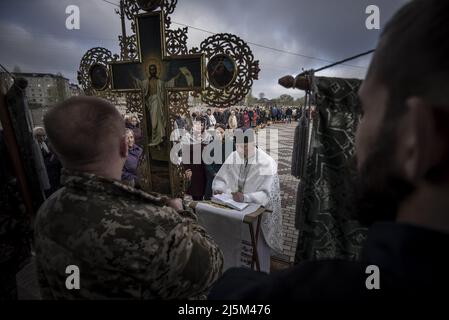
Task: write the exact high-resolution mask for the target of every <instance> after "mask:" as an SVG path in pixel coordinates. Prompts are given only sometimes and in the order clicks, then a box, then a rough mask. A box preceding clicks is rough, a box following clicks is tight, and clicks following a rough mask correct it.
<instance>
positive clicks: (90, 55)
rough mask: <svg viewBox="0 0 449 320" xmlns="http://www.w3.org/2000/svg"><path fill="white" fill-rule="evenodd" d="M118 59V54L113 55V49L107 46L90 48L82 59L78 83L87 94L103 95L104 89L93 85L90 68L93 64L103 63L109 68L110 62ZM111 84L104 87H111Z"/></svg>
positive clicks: (105, 88)
mask: <svg viewBox="0 0 449 320" xmlns="http://www.w3.org/2000/svg"><path fill="white" fill-rule="evenodd" d="M117 59H118V56H117V55H114V56H113V55H112V53H111V51H109V50H108V49H105V48H101V47H96V48H92V49H90V50H88V51H87V52H86V53H85V54H84V56H83V57H82V59H81V62H80V68H79V71H78V83H79V84H80V85H81V87H82V88H83V90H84V93H85V94H86V95H101V92H102V91H98V90H95V89H94V88H93V86H92V80H91V77H90V70H91V67H92V66H93V65H102V66H104V67H106V68H109V67H108V65H109V63H110V62H112V61H115V60H117ZM109 87H110V84H108V85H107V86H105V87H104V88H103V89H104V90H107V89H109Z"/></svg>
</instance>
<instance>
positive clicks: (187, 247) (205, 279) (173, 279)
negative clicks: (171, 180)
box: [143, 207, 223, 299]
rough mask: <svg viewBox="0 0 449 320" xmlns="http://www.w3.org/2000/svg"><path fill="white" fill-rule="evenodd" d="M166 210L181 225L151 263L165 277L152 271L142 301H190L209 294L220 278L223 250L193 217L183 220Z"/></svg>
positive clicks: (177, 224)
mask: <svg viewBox="0 0 449 320" xmlns="http://www.w3.org/2000/svg"><path fill="white" fill-rule="evenodd" d="M164 209H165V210H167V211H172V212H174V213H176V215H177V216H178V217H179V221H178V222H177V223H176V225H175V226H174V227H173V229H171V231H170V232H169V234H168V235H167V236H166V238H165V240H164V244H163V246H162V248H160V251H159V252H158V254H157V256H155V257H154V260H153V261H152V265H153V266H154V267H155V268H156V270H160V271H163V273H162V274H159V273H158V274H157V275H155V274H154V271H155V270H151V272H150V273H149V274H146V275H145V276H144V277H148V278H147V279H148V280H150V282H149V283H148V282H147V283H148V285H149V287H148V288H146V289H145V290H143V291H144V294H143V298H144V299H145V298H146V297H151V296H152V297H154V296H157V297H159V298H161V299H187V298H192V297H196V296H199V295H201V294H203V293H207V290H208V289H209V288H210V286H211V285H212V284H213V283H214V282H215V281H216V280H217V279H218V278H219V277H220V276H221V272H222V268H223V254H222V252H221V250H220V248H219V247H218V246H217V244H216V243H215V242H214V241H213V240H212V239H211V238H210V237H209V236H208V235H207V234H206V231H205V230H204V229H203V228H202V227H201V226H199V225H198V223H197V222H196V219H193V218H195V215H194V214H193V213H191V212H190V213H189V214H188V215H187V218H184V217H181V216H180V215H179V214H178V213H177V212H176V211H175V210H173V209H171V208H168V207H165V208H164ZM181 214H184V212H182V213H181ZM154 279H157V281H154Z"/></svg>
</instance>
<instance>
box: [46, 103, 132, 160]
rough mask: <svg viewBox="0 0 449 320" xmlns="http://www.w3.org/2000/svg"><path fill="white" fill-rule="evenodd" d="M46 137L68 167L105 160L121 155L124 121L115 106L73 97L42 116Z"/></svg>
mask: <svg viewBox="0 0 449 320" xmlns="http://www.w3.org/2000/svg"><path fill="white" fill-rule="evenodd" d="M44 126H45V130H46V131H47V136H48V139H49V140H50V142H51V144H52V145H53V147H54V149H55V150H56V153H57V154H58V155H59V157H60V158H61V161H62V162H63V165H64V166H65V167H66V168H67V167H68V168H79V167H82V166H85V165H90V164H95V163H102V162H107V161H108V160H109V159H111V158H113V157H114V156H120V144H121V141H122V140H123V139H124V135H125V123H124V120H123V118H122V116H121V115H120V113H119V112H118V111H117V109H116V108H115V107H114V106H113V105H112V104H111V103H109V102H108V101H106V100H104V99H100V98H96V97H87V96H86V97H73V98H70V99H68V100H66V101H64V102H62V103H61V104H58V105H56V106H55V107H54V108H52V109H51V110H50V111H49V112H48V113H47V114H46V115H45V118H44Z"/></svg>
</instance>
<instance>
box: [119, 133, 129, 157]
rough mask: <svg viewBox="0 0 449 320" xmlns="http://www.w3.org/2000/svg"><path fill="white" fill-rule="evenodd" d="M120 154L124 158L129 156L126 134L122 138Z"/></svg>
mask: <svg viewBox="0 0 449 320" xmlns="http://www.w3.org/2000/svg"><path fill="white" fill-rule="evenodd" d="M120 156H121V157H122V158H124V159H126V158H128V141H127V139H126V135H124V136H123V137H122V138H121V139H120Z"/></svg>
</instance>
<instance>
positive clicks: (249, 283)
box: [209, 223, 449, 302]
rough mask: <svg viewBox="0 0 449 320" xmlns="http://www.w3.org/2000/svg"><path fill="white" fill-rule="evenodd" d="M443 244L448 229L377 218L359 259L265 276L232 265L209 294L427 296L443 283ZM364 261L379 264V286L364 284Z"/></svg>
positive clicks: (448, 280) (315, 298) (448, 242)
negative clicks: (378, 220)
mask: <svg viewBox="0 0 449 320" xmlns="http://www.w3.org/2000/svg"><path fill="white" fill-rule="evenodd" d="M448 247H449V234H445V233H440V232H437V231H432V230H429V229H425V228H421V227H416V226H411V225H406V224H399V223H379V224H375V225H373V226H372V227H371V229H370V231H369V234H368V239H367V242H366V244H365V246H364V250H363V255H362V259H361V261H360V262H349V261H343V260H324V261H308V262H303V263H300V264H299V265H297V266H296V267H294V268H291V269H287V270H284V271H279V272H274V273H272V274H271V275H267V274H265V273H257V272H253V271H250V270H247V269H237V268H233V269H230V270H228V271H227V272H226V273H225V274H224V275H223V277H222V278H221V279H220V280H218V281H217V282H216V284H215V285H214V287H213V289H212V290H211V293H210V296H209V297H210V298H211V299H236V300H237V299H251V300H280V301H285V300H299V301H303V302H319V301H326V300H327V301H337V300H347V301H352V300H370V301H373V299H386V300H390V301H393V300H396V299H398V298H400V299H408V298H428V297H430V296H431V295H439V294H440V292H447V288H448V287H449V273H448V270H449V263H448V261H449V259H448V254H447V248H448ZM369 265H375V266H377V267H378V268H379V275H380V277H379V279H380V290H376V289H371V290H368V289H367V287H366V282H367V278H368V277H369V276H370V275H371V274H372V272H369V273H367V271H366V269H367V266H369ZM392 299H393V300H392Z"/></svg>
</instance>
